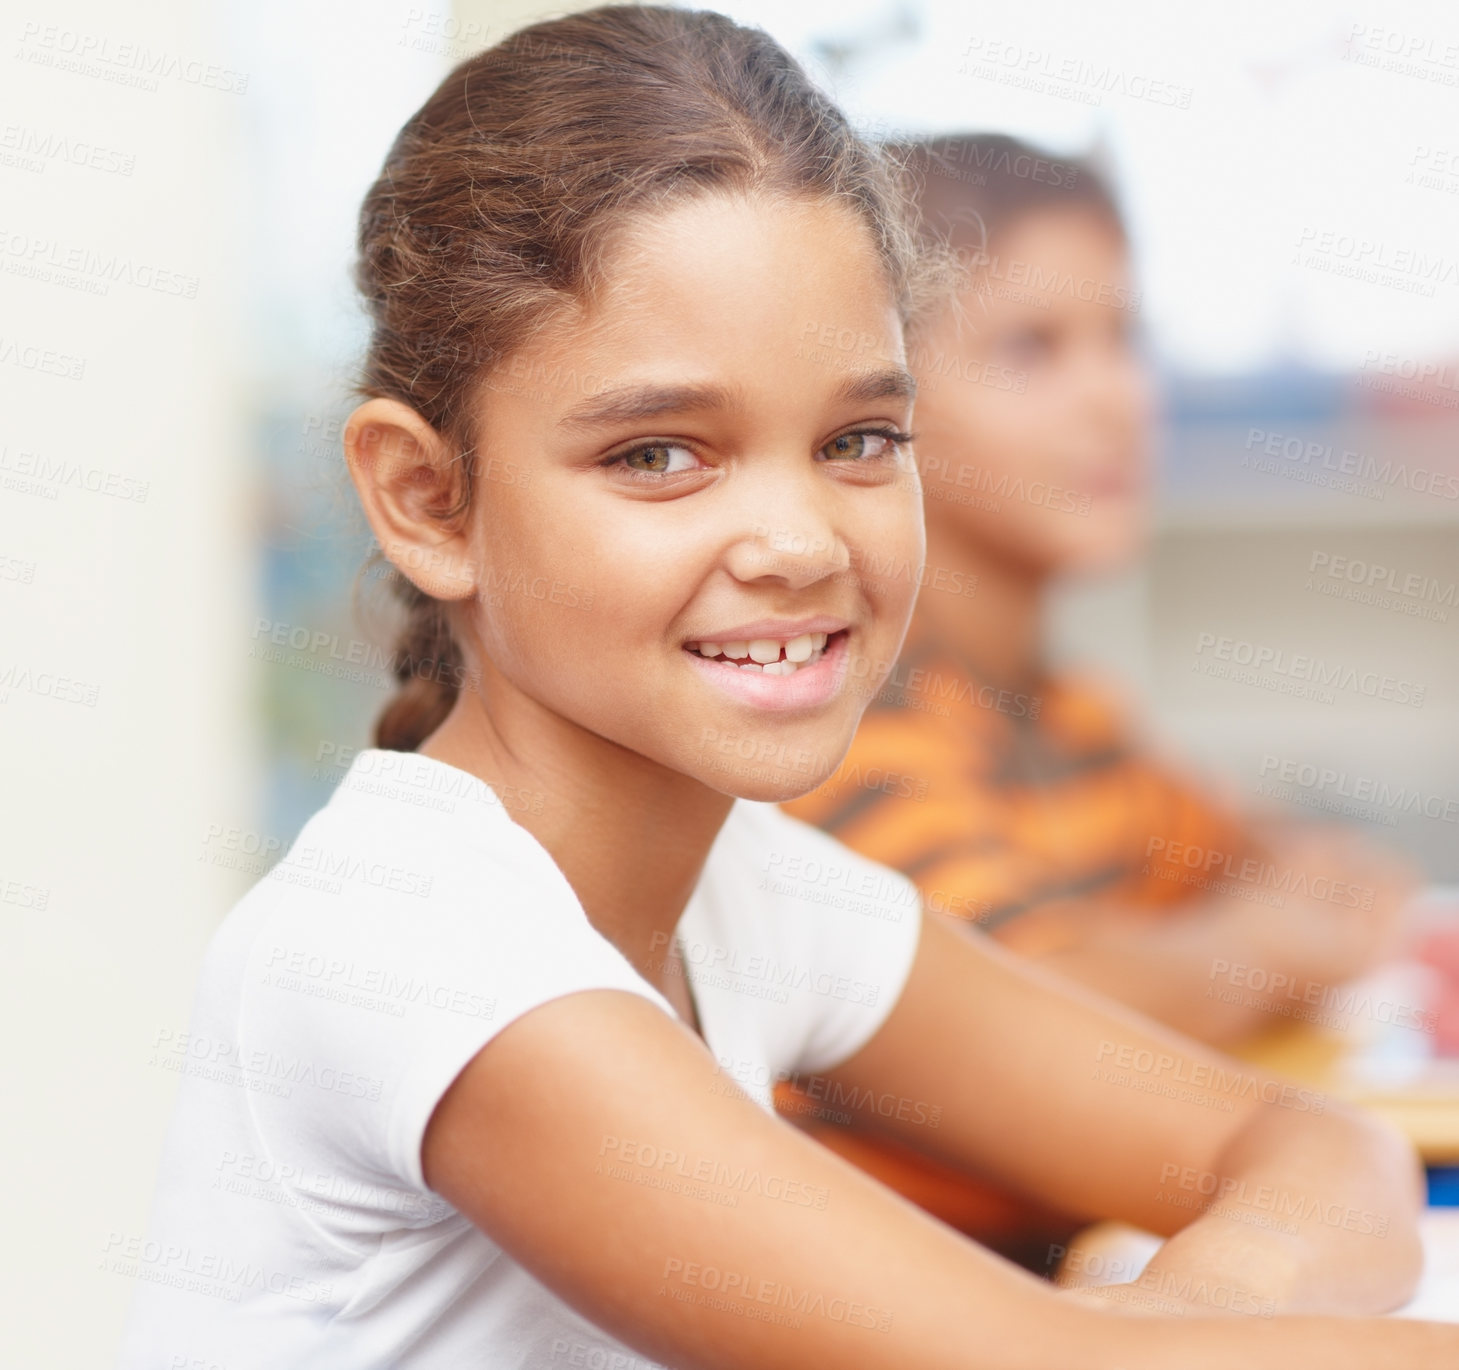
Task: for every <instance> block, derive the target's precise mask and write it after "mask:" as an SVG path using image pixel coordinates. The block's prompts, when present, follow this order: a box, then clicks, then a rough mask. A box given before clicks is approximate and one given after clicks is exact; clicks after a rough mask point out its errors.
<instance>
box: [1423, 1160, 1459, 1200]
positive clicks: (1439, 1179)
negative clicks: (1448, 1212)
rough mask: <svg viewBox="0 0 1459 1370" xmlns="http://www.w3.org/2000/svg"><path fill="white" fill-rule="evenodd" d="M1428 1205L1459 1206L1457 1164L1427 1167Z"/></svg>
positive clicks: (1458, 1171) (1458, 1169)
mask: <svg viewBox="0 0 1459 1370" xmlns="http://www.w3.org/2000/svg"><path fill="white" fill-rule="evenodd" d="M1428 1173H1429V1207H1430V1208H1459V1166H1455V1165H1435V1166H1430V1167H1429V1172H1428Z"/></svg>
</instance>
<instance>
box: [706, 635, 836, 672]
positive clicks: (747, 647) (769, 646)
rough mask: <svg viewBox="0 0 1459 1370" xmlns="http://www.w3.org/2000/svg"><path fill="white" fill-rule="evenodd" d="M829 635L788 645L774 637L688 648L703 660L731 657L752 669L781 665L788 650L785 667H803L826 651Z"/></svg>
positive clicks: (801, 638) (803, 637)
mask: <svg viewBox="0 0 1459 1370" xmlns="http://www.w3.org/2000/svg"><path fill="white" fill-rule="evenodd" d="M828 636H829V634H827V633H802V634H801V635H800V636H799V637H793V638H790V639H788V640H786V641H781V640H780V639H778V638H772V637H757V638H755V639H754V641H752V642H691V643H689V644H688V646H689V648H690V649H691V650H692V651H696V652H698V653H699V654H700V656H720V655H724V656H726V657H729V658H730V659H731V660H732V661H738V662H741V663H742V664H743V665H745V666H749V665H750V664H751V663H752V662H753V663H758V664H759V666H761V667H764V666H768V665H770V664H772V663H774V662H779V661H780V649H781V648H782V647H784V649H785V661H784V662H781V665H783V666H792V667H793V666H794V665H799V664H800V663H802V662H806V661H809V660H810V659H811V657H812V656H814V655H815V654H816V653H818V652H820V651H821V650H823V649H824V647H825V645H826V638H827V637H828Z"/></svg>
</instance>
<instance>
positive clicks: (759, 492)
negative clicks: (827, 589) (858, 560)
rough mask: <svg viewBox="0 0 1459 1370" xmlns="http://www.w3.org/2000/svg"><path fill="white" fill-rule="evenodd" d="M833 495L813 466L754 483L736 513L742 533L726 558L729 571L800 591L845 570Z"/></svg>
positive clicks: (845, 550)
mask: <svg viewBox="0 0 1459 1370" xmlns="http://www.w3.org/2000/svg"><path fill="white" fill-rule="evenodd" d="M837 494H838V492H837V491H836V490H834V489H833V488H830V486H829V482H828V481H827V478H826V477H825V475H824V474H823V473H822V472H819V471H817V470H816V469H815V468H811V469H810V470H808V471H805V472H804V473H798V474H795V475H790V476H787V477H785V478H783V479H776V480H774V481H773V482H772V481H769V480H762V481H757V483H756V488H755V491H754V497H753V499H749V500H747V501H746V502H745V504H744V506H742V507H741V508H740V509H739V510H737V511H736V517H738V518H739V519H740V520H741V522H742V527H743V534H742V536H740V537H739V538H738V539H737V540H736V541H735V543H734V545H733V546H732V547H731V548H730V549H729V553H728V556H727V558H726V564H727V567H728V570H729V572H730V574H731V575H733V576H734V577H735V579H736V580H740V581H753V580H762V579H766V578H770V579H775V580H779V581H781V582H783V583H784V584H785V585H787V586H788V587H790V588H791V589H803V588H805V587H807V586H810V585H814V584H815V583H816V582H817V581H819V580H824V579H825V578H826V577H828V576H834V575H837V574H840V573H842V572H845V571H847V570H849V569H850V567H851V550H850V548H849V547H848V546H847V544H846V541H845V539H844V538H843V537H842V535H841V532H840V529H839V527H838V519H837V517H836V504H837Z"/></svg>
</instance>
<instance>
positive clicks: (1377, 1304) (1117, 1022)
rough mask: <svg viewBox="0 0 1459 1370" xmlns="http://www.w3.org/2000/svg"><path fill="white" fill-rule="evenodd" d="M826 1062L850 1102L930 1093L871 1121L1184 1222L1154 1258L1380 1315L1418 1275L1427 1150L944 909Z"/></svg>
mask: <svg viewBox="0 0 1459 1370" xmlns="http://www.w3.org/2000/svg"><path fill="white" fill-rule="evenodd" d="M929 1043H936V1045H935V1046H931V1047H929V1045H928V1044H929ZM830 1077H831V1079H832V1081H833V1082H835V1083H836V1084H837V1085H839V1086H840V1087H841V1092H840V1094H839V1095H838V1098H839V1099H840V1100H842V1101H843V1102H844V1101H846V1100H851V1101H852V1102H853V1103H854V1102H855V1101H857V1100H875V1099H882V1098H883V1096H884V1095H886V1094H887V1093H888V1092H890V1093H891V1094H893V1095H894V1096H902V1097H907V1098H910V1099H913V1100H916V1101H918V1102H919V1103H922V1104H923V1105H924V1107H923V1108H922V1109H921V1110H920V1112H919V1111H918V1110H914V1109H902V1110H900V1116H899V1115H898V1112H895V1111H892V1110H890V1109H888V1108H886V1107H885V1106H882V1107H881V1108H864V1109H863V1110H862V1113H863V1125H865V1126H872V1127H879V1128H881V1129H883V1130H885V1131H888V1132H891V1133H892V1134H893V1135H895V1136H898V1137H900V1138H901V1139H902V1140H904V1141H906V1142H909V1143H910V1144H911V1145H913V1146H917V1147H919V1148H921V1149H922V1150H925V1151H927V1152H929V1153H930V1154H933V1155H936V1156H939V1157H940V1158H942V1159H944V1160H946V1161H950V1162H952V1163H953V1164H960V1165H966V1166H968V1167H970V1168H976V1169H978V1170H980V1171H982V1172H983V1173H987V1174H991V1175H992V1176H994V1177H996V1178H997V1179H999V1180H1000V1181H1002V1182H1003V1183H1005V1184H1007V1185H1009V1186H1010V1187H1012V1188H1014V1189H1016V1190H1022V1191H1023V1192H1026V1193H1029V1194H1036V1195H1038V1196H1039V1197H1040V1198H1042V1199H1043V1200H1045V1201H1046V1202H1050V1203H1053V1204H1056V1205H1057V1206H1059V1207H1061V1208H1063V1209H1065V1210H1066V1211H1069V1212H1071V1213H1075V1214H1080V1213H1082V1214H1085V1215H1087V1216H1089V1217H1090V1218H1096V1217H1098V1218H1120V1219H1123V1220H1124V1221H1127V1222H1130V1223H1134V1224H1135V1225H1137V1226H1139V1227H1143V1228H1145V1229H1146V1230H1148V1231H1152V1232H1156V1233H1160V1234H1162V1235H1172V1234H1179V1235H1178V1236H1175V1238H1174V1240H1172V1241H1171V1242H1170V1243H1168V1245H1167V1246H1166V1247H1165V1248H1163V1249H1162V1251H1161V1252H1160V1253H1158V1254H1157V1256H1156V1258H1155V1261H1154V1262H1152V1265H1153V1266H1154V1267H1155V1269H1156V1271H1157V1272H1159V1271H1161V1270H1168V1271H1172V1272H1176V1271H1180V1272H1187V1273H1192V1274H1202V1273H1203V1274H1206V1275H1208V1276H1210V1277H1212V1278H1220V1279H1227V1280H1239V1281H1241V1282H1242V1283H1243V1285H1244V1288H1245V1290H1246V1292H1247V1293H1248V1294H1249V1295H1251V1296H1253V1297H1254V1298H1257V1299H1260V1300H1262V1301H1264V1302H1265V1303H1268V1304H1271V1305H1273V1306H1274V1307H1275V1308H1276V1310H1277V1311H1309V1310H1311V1311H1319V1310H1320V1311H1331V1312H1339V1311H1340V1312H1345V1313H1379V1312H1384V1311H1387V1310H1388V1309H1391V1308H1393V1307H1394V1306H1396V1305H1397V1304H1399V1303H1401V1302H1402V1301H1403V1300H1404V1299H1405V1298H1407V1297H1408V1296H1409V1295H1410V1294H1411V1293H1412V1290H1413V1288H1414V1286H1415V1284H1416V1283H1417V1279H1418V1275H1419V1270H1420V1266H1421V1248H1420V1245H1419V1239H1418V1229H1417V1218H1418V1213H1419V1211H1420V1209H1421V1207H1422V1197H1421V1187H1420V1183H1419V1178H1418V1168H1417V1161H1416V1158H1415V1157H1414V1155H1413V1153H1412V1150H1411V1148H1409V1147H1408V1145H1407V1143H1406V1142H1404V1141H1403V1140H1402V1139H1401V1138H1399V1137H1397V1136H1396V1134H1394V1133H1393V1132H1392V1131H1391V1130H1389V1129H1388V1128H1387V1127H1386V1126H1385V1125H1382V1124H1380V1123H1378V1122H1377V1121H1375V1120H1371V1119H1369V1118H1367V1117H1366V1116H1363V1115H1359V1114H1357V1113H1356V1112H1354V1111H1352V1110H1350V1109H1347V1108H1344V1107H1341V1106H1339V1105H1337V1104H1335V1103H1333V1102H1332V1101H1330V1100H1327V1099H1325V1098H1324V1097H1323V1096H1322V1095H1321V1094H1319V1093H1317V1092H1315V1091H1312V1090H1308V1089H1304V1088H1301V1087H1299V1086H1296V1085H1293V1084H1291V1083H1289V1082H1286V1081H1281V1080H1279V1079H1277V1078H1275V1077H1273V1076H1271V1075H1268V1074H1266V1073H1265V1072H1261V1071H1257V1070H1253V1069H1251V1068H1249V1067H1247V1066H1245V1065H1243V1064H1241V1063H1238V1062H1235V1061H1232V1060H1230V1059H1228V1058H1226V1057H1222V1056H1220V1055H1217V1054H1216V1053H1214V1052H1212V1051H1210V1050H1209V1049H1207V1048H1204V1047H1202V1046H1200V1045H1199V1044H1197V1043H1195V1042H1192V1041H1190V1040H1188V1039H1185V1038H1181V1037H1179V1036H1177V1035H1176V1034H1174V1033H1171V1032H1168V1031H1166V1030H1164V1029H1162V1028H1160V1027H1158V1026H1157V1025H1156V1024H1153V1023H1150V1022H1149V1021H1147V1020H1144V1019H1141V1018H1140V1017H1138V1016H1137V1015H1135V1014H1134V1013H1132V1012H1130V1011H1128V1010H1126V1009H1124V1008H1123V1007H1122V1006H1118V1005H1115V1004H1112V1003H1110V1002H1108V1001H1104V1000H1101V999H1099V998H1097V997H1096V996H1094V995H1091V994H1088V993H1087V992H1084V991H1081V990H1078V989H1076V988H1075V987H1073V986H1067V985H1064V984H1061V982H1060V981H1058V980H1057V978H1055V977H1052V976H1050V975H1048V974H1047V973H1045V972H1043V971H1041V970H1040V969H1039V968H1037V967H1035V966H1032V965H1030V964H1028V963H1027V962H1025V961H1024V960H1022V958H1019V957H1016V956H1015V955H1013V954H1012V953H1010V952H1008V951H1006V950H1004V949H1003V948H1001V947H998V946H996V945H995V944H992V943H990V942H989V941H988V939H987V938H982V937H979V936H977V935H976V934H970V933H969V932H968V931H966V930H964V929H961V928H957V927H952V926H948V925H946V924H945V923H943V922H942V921H940V920H937V919H934V918H930V917H929V918H928V920H927V922H926V924H925V926H924V930H923V945H922V947H921V948H920V949H919V955H918V958H917V962H916V964H915V966H914V969H913V973H912V979H911V981H910V982H909V984H908V986H907V989H906V991H905V992H904V994H903V996H902V998H901V999H900V1000H899V1002H898V1004H897V1006H896V1008H895V1009H894V1010H893V1011H892V1013H891V1015H890V1016H889V1018H888V1020H887V1022H886V1023H885V1024H884V1025H883V1027H882V1030H881V1031H880V1032H879V1033H878V1034H877V1036H876V1037H875V1038H874V1039H873V1040H872V1041H871V1042H870V1043H869V1044H868V1045H867V1046H866V1047H864V1048H863V1049H862V1050H861V1051H860V1052H859V1053H858V1054H857V1055H856V1056H855V1057H854V1058H853V1059H852V1060H850V1061H848V1062H845V1063H843V1064H842V1065H841V1066H840V1067H839V1068H838V1069H837V1070H835V1071H833V1072H830ZM933 1110H937V1112H936V1118H937V1122H936V1126H929V1125H928V1124H927V1122H926V1121H925V1120H926V1119H927V1118H929V1117H931V1116H933ZM1349 1211H1351V1212H1353V1213H1354V1214H1356V1215H1357V1216H1355V1217H1354V1218H1353V1219H1352V1221H1351V1222H1349V1221H1348V1220H1347V1215H1348V1213H1349ZM1363 1214H1367V1215H1369V1216H1368V1217H1367V1218H1366V1219H1365V1218H1364V1217H1363V1216H1362V1215H1363ZM1267 1218H1272V1219H1279V1220H1280V1222H1281V1226H1280V1227H1279V1226H1277V1225H1275V1224H1274V1223H1273V1222H1268V1221H1266V1219H1267ZM1380 1220H1381V1235H1379V1232H1378V1228H1379V1225H1380ZM1289 1228H1292V1229H1295V1230H1288V1229H1289ZM1364 1228H1365V1229H1366V1230H1361V1229H1364Z"/></svg>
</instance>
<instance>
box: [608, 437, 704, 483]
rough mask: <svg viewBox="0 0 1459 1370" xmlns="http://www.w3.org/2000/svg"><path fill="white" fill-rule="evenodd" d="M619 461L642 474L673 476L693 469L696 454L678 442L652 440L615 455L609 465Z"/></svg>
mask: <svg viewBox="0 0 1459 1370" xmlns="http://www.w3.org/2000/svg"><path fill="white" fill-rule="evenodd" d="M619 462H621V463H622V464H623V465H624V466H625V467H626V468H627V469H628V470H630V471H636V472H638V473H639V474H640V475H645V476H673V475H678V474H679V472H681V471H690V470H692V469H693V467H694V454H693V453H692V452H690V451H689V449H688V448H687V447H681V446H679V445H678V444H677V443H670V442H650V443H645V444H644V445H643V446H642V447H635V448H634V449H633V450H632V451H631V452H624V453H622V454H621V455H619V456H617V457H614V458H613V459H612V460H611V461H610V462H609V465H614V464H617V463H619Z"/></svg>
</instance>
